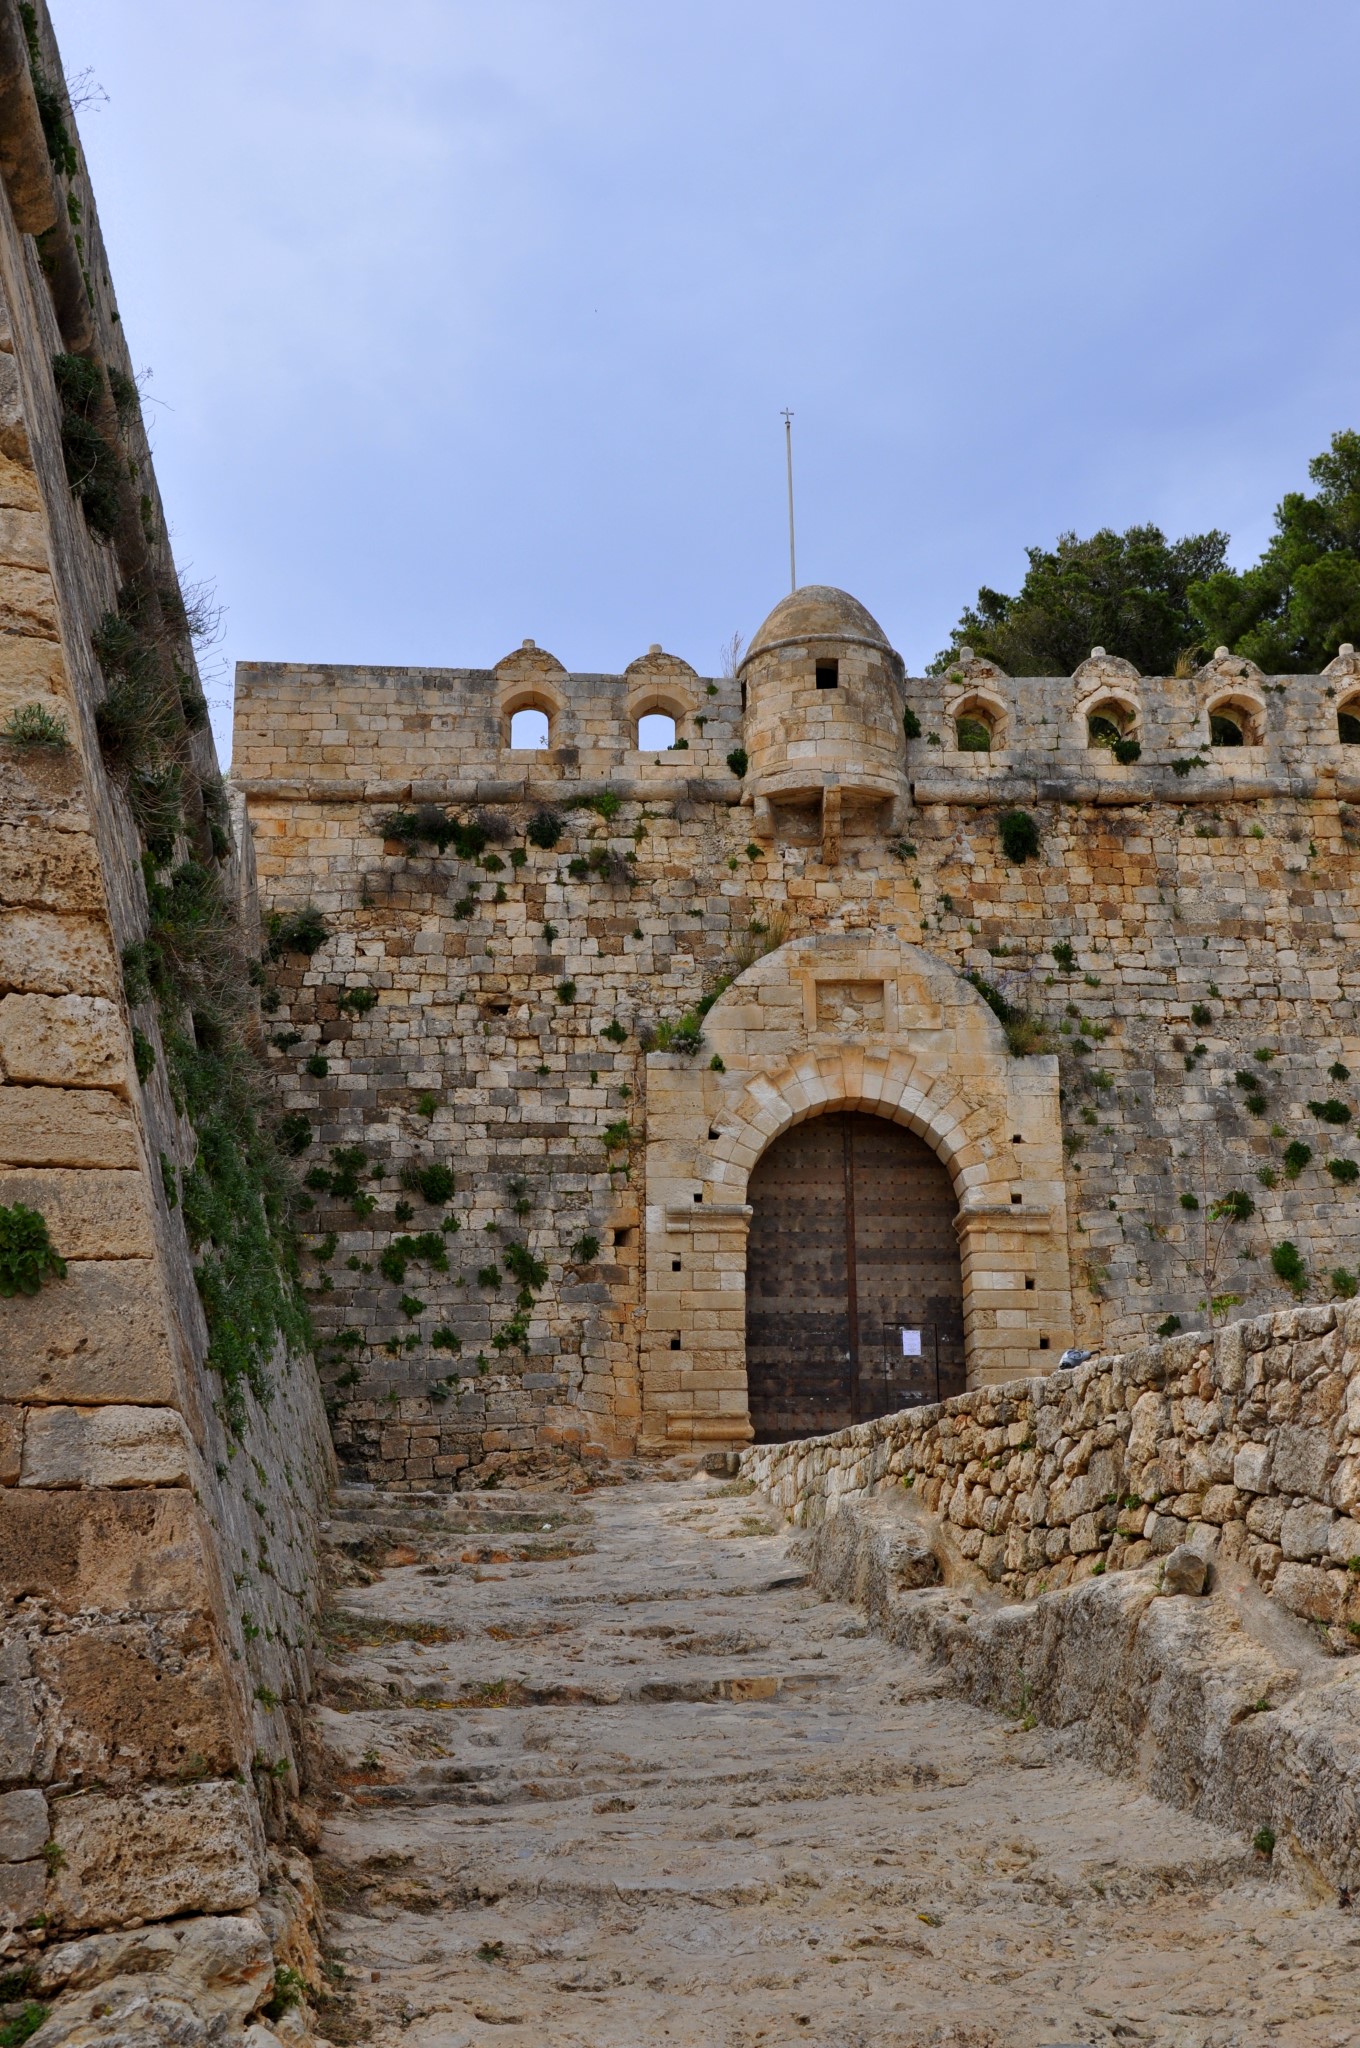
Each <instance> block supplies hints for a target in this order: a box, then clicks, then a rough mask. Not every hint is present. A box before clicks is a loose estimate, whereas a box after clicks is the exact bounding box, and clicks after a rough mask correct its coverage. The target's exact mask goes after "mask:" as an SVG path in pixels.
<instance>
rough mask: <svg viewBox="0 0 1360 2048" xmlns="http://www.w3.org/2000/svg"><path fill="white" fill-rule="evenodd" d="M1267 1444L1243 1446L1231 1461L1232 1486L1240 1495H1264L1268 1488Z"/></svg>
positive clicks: (1268, 1460) (1269, 1452)
mask: <svg viewBox="0 0 1360 2048" xmlns="http://www.w3.org/2000/svg"><path fill="white" fill-rule="evenodd" d="M1270 1459H1271V1448H1270V1445H1269V1444H1243V1446H1242V1448H1241V1450H1240V1451H1239V1452H1238V1453H1237V1456H1236V1457H1235V1458H1234V1460H1233V1485H1234V1486H1235V1487H1237V1489H1238V1491H1239V1492H1241V1493H1265V1492H1266V1491H1267V1490H1268V1488H1269V1486H1270Z"/></svg>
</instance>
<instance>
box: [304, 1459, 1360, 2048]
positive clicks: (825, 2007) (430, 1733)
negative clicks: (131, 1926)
mask: <svg viewBox="0 0 1360 2048" xmlns="http://www.w3.org/2000/svg"><path fill="white" fill-rule="evenodd" d="M331 1541H332V1543H333V1545H334V1546H335V1549H336V1553H337V1558H338V1566H339V1577H340V1579H341V1581H342V1583H341V1585H340V1587H339V1589H338V1591H337V1593H336V1596H335V1598H336V1607H335V1611H334V1613H333V1616H332V1622H331V1642H332V1655H331V1660H330V1662H329V1665H328V1667H327V1671H326V1674H325V1681H324V1685H323V1690H322V1695H321V1701H320V1703H319V1705H318V1706H317V1708H316V1710H315V1714H314V1722H313V1725H314V1733H315V1738H316V1749H317V1756H318V1763H319V1772H320V1775H321V1776H322V1777H323V1778H324V1780H325V1783H326V1788H327V1792H328V1797H329V1802H330V1803H329V1805H328V1810H327V1811H326V1814H325V1818H324V1827H323V1835H322V1856H321V1874H322V1879H323V1885H324V1889H325V1892H326V1896H327V1898H328V1901H329V1930H330V1934H329V1938H330V1942H331V1946H332V1951H333V1953H334V1954H335V1955H336V1956H337V1957H338V1958H339V1960H340V1962H341V1965H342V1967H343V1970H344V1973H345V1975H344V1981H343V1985H342V1986H341V1987H340V1988H339V1990H338V1994H337V1997H336V1998H335V2000H334V2001H332V2002H328V2004H327V2006H326V2008H325V2011H324V2015H323V2017H322V2020H321V2025H322V2027H323V2029H326V2030H328V2031H329V2034H330V2036H331V2038H332V2039H333V2040H334V2041H336V2042H337V2043H338V2042H343V2041H360V2040H367V2041H371V2042H373V2043H375V2044H381V2048H387V2044H396V2043H398V2042H400V2043H402V2044H404V2048H519V2044H523V2048H529V2044H532V2048H656V2044H675V2048H755V2044H757V2043H764V2044H769V2048H784V2044H786V2043H808V2044H815V2048H907V2044H913V2048H914V2044H918V2043H921V2044H924V2043H936V2042H938V2043H952V2044H954V2048H1039V2044H1041V2043H1077V2042H1080V2043H1090V2044H1097V2043H1099V2044H1106V2043H1109V2044H1122V2048H1134V2044H1143V2043H1146V2044H1155V2048H1229V2044H1236V2043H1258V2042H1259V2043H1266V2042H1271V2043H1277V2044H1282V2048H1344V2044H1352V2043H1357V2042H1360V1912H1357V1914H1356V1915H1355V1916H1352V1914H1351V1913H1350V1912H1349V1911H1346V1910H1344V1909H1341V1908H1338V1906H1337V1904H1336V1901H1335V1899H1334V1898H1330V1899H1326V1900H1323V1899H1321V1898H1314V1897H1311V1896H1310V1895H1309V1894H1308V1892H1307V1891H1306V1890H1305V1889H1300V1886H1299V1884H1298V1882H1297V1881H1296V1879H1295V1878H1294V1877H1292V1876H1290V1875H1289V1874H1288V1873H1285V1872H1281V1871H1278V1870H1272V1868H1271V1866H1270V1865H1269V1864H1267V1863H1265V1862H1264V1861H1263V1860H1262V1859H1261V1858H1260V1857H1258V1856H1257V1855H1256V1854H1255V1853H1254V1852H1253V1851H1252V1849H1251V1847H1250V1845H1249V1844H1247V1843H1244V1842H1242V1841H1240V1840H1238V1839H1236V1838H1234V1837H1231V1836H1229V1835H1227V1834H1224V1833H1222V1832H1220V1831H1218V1830H1216V1829H1214V1828H1212V1827H1210V1826H1207V1825H1205V1824H1203V1823H1201V1822H1199V1821H1196V1820H1194V1819H1191V1818H1189V1817H1188V1816H1186V1815H1185V1814H1182V1813H1178V1812H1175V1811H1173V1810H1171V1809H1169V1808H1166V1807H1163V1806H1160V1805H1158V1804H1157V1803H1156V1802H1155V1801H1153V1800H1150V1799H1148V1798H1146V1797H1143V1796H1142V1795H1140V1794H1138V1793H1136V1792H1134V1791H1133V1790H1131V1789H1130V1788H1129V1787H1128V1786H1127V1785H1126V1784H1123V1783H1121V1782H1119V1781H1117V1780H1112V1779H1106V1778H1103V1777H1101V1776H1100V1775H1098V1774H1097V1773H1095V1772H1093V1771H1091V1770H1089V1769H1086V1768H1084V1767H1082V1766H1080V1765H1078V1764H1076V1763H1074V1762H1071V1761H1069V1760H1067V1759H1066V1758H1065V1756H1064V1754H1063V1749H1062V1738H1061V1736H1060V1735H1058V1734H1056V1733H1054V1732H1053V1731H1046V1730H1044V1729H1041V1728H1030V1729H1027V1728H1026V1727H1025V1726H1024V1725H1023V1717H1022V1718H1021V1719H1020V1720H1017V1721H1013V1722H1007V1721H1004V1720H1001V1719H999V1718H997V1717H996V1716H994V1715H991V1714H987V1713H984V1712H982V1711H980V1710H978V1709H975V1708H973V1707H970V1706H967V1705H965V1704H963V1703H961V1702H960V1701H959V1700H957V1699H956V1698H953V1697H951V1696H950V1695H949V1694H948V1693H947V1692H945V1691H944V1690H943V1688H942V1685H941V1682H940V1680H939V1678H938V1676H937V1675H936V1674H935V1673H933V1672H932V1670H931V1669H930V1667H929V1666H928V1665H926V1664H925V1663H923V1662H921V1661H918V1660H916V1659H914V1658H911V1657H909V1656H905V1655H903V1654H902V1653H901V1652H899V1651H896V1650H894V1649H892V1648H891V1647H889V1646H886V1645H885V1644H883V1643H882V1642H880V1641H878V1640H876V1639H875V1638H874V1637H872V1636H870V1635H867V1634H866V1633H865V1630H864V1627H863V1625H862V1623H861V1622H860V1621H859V1619H858V1617H857V1616H856V1615H855V1614H854V1612H853V1611H852V1610H851V1609H849V1608H846V1607H842V1606H839V1605H837V1604H835V1603H832V1602H827V1601H825V1600H823V1599H822V1598H821V1597H820V1596H819V1595H818V1594H817V1592H816V1591H815V1590H814V1589H813V1588H812V1587H810V1586H809V1585H808V1584H807V1583H806V1580H805V1578H804V1576H803V1574H802V1572H801V1571H800V1569H799V1567H798V1564H797V1561H796V1558H792V1557H791V1556H790V1551H789V1543H788V1539H787V1537H786V1535H785V1534H784V1533H783V1532H782V1531H780V1530H778V1529H776V1527H775V1524H774V1522H773V1520H772V1518H771V1517H770V1516H769V1514H768V1512H767V1511H766V1510H765V1509H764V1508H763V1507H762V1505H761V1502H760V1500H759V1497H758V1496H757V1497H751V1496H746V1495H742V1494H740V1493H737V1492H736V1491H735V1490H734V1489H733V1488H730V1487H729V1488H724V1487H722V1486H720V1485H719V1484H718V1483H717V1482H715V1481H709V1480H705V1479H690V1480H684V1481H679V1482H674V1483H667V1482H666V1481H664V1480H662V1479H658V1478H646V1479H643V1478H639V1479H638V1480H635V1481H633V1480H630V1481H629V1482H627V1483H625V1484H623V1485H619V1486H614V1487H600V1488H597V1489H596V1490H594V1491H593V1492H591V1493H590V1494H588V1495H586V1496H584V1497H574V1496H571V1495H568V1494H563V1493H553V1492H542V1493H529V1492H523V1491H521V1492H518V1493H514V1494H512V1493H510V1492H508V1491H505V1490H502V1491H500V1492H495V1493H491V1492H487V1493H479V1494H472V1495H459V1496H453V1497H451V1498H450V1497H447V1496H441V1497H435V1496H406V1497H401V1496H384V1495H374V1494H370V1493H364V1492H359V1491H355V1492H351V1493H346V1494H342V1495H341V1497H340V1500H339V1502H338V1505H337V1509H336V1513H335V1516H334V1519H333V1522H332V1526H331Z"/></svg>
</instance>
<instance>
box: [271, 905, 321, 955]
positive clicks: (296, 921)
mask: <svg viewBox="0 0 1360 2048" xmlns="http://www.w3.org/2000/svg"><path fill="white" fill-rule="evenodd" d="M265 929H266V931H267V933H268V940H267V944H266V947H265V954H266V958H268V959H270V960H281V959H282V957H283V955H284V954H285V953H305V954H306V956H307V958H308V959H309V960H310V959H311V957H312V955H313V953H317V952H319V951H320V950H321V948H322V946H324V945H325V943H326V941H327V939H328V938H329V937H330V933H329V931H328V930H327V928H326V920H325V918H324V917H323V916H322V915H321V912H320V911H319V910H318V909H317V907H316V905H315V904H314V903H307V904H304V905H303V907H302V909H301V910H295V911H293V912H292V914H291V915H290V916H288V917H285V916H284V915H283V913H282V911H278V910H271V911H270V913H269V917H268V920H267V922H266V927H265Z"/></svg>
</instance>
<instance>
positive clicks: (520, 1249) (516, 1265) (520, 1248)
mask: <svg viewBox="0 0 1360 2048" xmlns="http://www.w3.org/2000/svg"><path fill="white" fill-rule="evenodd" d="M501 1257H502V1258H503V1259H504V1260H505V1263H506V1265H507V1266H508V1267H509V1268H510V1271H511V1272H512V1273H513V1275H514V1277H515V1278H516V1280H518V1282H519V1284H520V1287H521V1289H522V1290H523V1291H524V1292H525V1293H527V1292H528V1290H529V1289H530V1288H532V1287H544V1286H546V1285H547V1280H548V1269H547V1267H546V1266H545V1265H544V1263H543V1261H542V1260H541V1259H536V1258H535V1257H534V1255H533V1253H532V1252H531V1251H530V1250H529V1248H528V1246H527V1245H523V1244H508V1245H507V1246H506V1247H505V1250H504V1251H503V1252H502V1253H501Z"/></svg>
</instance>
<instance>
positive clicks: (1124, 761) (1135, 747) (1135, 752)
mask: <svg viewBox="0 0 1360 2048" xmlns="http://www.w3.org/2000/svg"><path fill="white" fill-rule="evenodd" d="M1110 752H1111V753H1112V754H1113V755H1114V757H1115V760H1116V761H1118V763H1119V765H1120V767H1121V768H1130V767H1132V765H1133V763H1134V762H1135V761H1137V760H1138V759H1139V758H1140V757H1141V755H1142V752H1143V749H1142V748H1141V746H1140V745H1139V744H1138V742H1137V740H1134V739H1118V740H1116V741H1115V742H1114V744H1113V746H1112V747H1111V748H1110Z"/></svg>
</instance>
